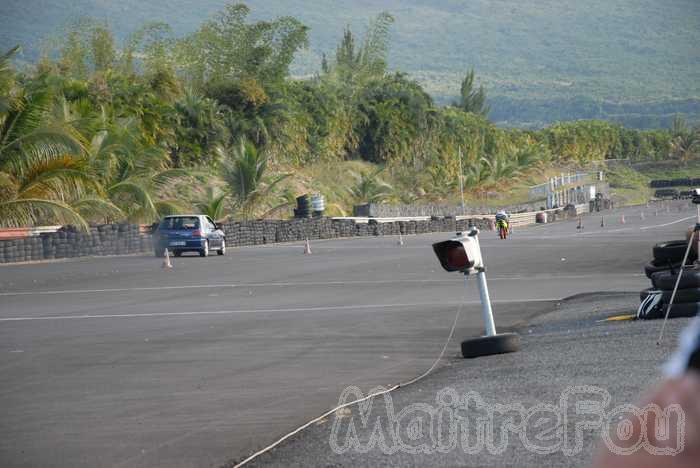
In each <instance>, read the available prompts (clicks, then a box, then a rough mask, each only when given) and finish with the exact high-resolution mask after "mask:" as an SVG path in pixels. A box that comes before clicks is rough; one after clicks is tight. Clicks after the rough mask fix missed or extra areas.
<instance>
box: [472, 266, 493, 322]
mask: <svg viewBox="0 0 700 468" xmlns="http://www.w3.org/2000/svg"><path fill="white" fill-rule="evenodd" d="M476 279H477V281H478V282H479V295H480V296H481V311H482V314H483V316H484V325H485V326H486V336H495V335H496V324H495V323H494V321H493V310H492V309H491V299H490V298H489V286H488V284H487V283H486V273H485V272H483V271H480V272H479V273H477V275H476Z"/></svg>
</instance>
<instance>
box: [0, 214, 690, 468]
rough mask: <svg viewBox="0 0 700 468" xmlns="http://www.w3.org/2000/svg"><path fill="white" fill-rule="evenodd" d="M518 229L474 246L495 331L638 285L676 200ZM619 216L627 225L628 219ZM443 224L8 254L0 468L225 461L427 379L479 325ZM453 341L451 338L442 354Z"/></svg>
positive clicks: (472, 292) (679, 221)
mask: <svg viewBox="0 0 700 468" xmlns="http://www.w3.org/2000/svg"><path fill="white" fill-rule="evenodd" d="M683 206H684V207H685V208H684V209H683V211H682V212H681V211H679V210H678V209H676V208H673V209H672V210H671V212H668V213H667V212H665V211H662V212H660V213H659V214H658V216H654V210H653V209H651V210H650V209H644V212H645V214H646V219H641V217H640V211H641V210H642V209H641V208H629V209H625V210H623V211H616V212H614V213H613V214H606V227H605V228H600V226H599V225H600V217H595V216H589V217H586V218H584V229H583V230H582V231H579V230H577V229H576V222H575V221H569V222H562V223H556V224H551V225H547V226H536V227H530V228H522V229H518V230H516V231H515V232H514V234H513V236H512V238H511V239H509V240H507V241H500V240H498V239H497V238H496V235H495V233H488V232H487V233H484V234H483V236H482V237H481V241H482V242H481V243H482V249H483V251H484V256H485V258H486V262H487V265H488V276H489V286H490V288H491V295H492V298H493V300H494V311H495V314H496V322H497V325H498V326H499V328H500V329H502V330H504V329H511V328H517V327H518V326H522V325H525V324H526V323H528V321H529V320H531V319H533V318H534V317H536V316H538V315H540V314H542V313H545V312H548V311H550V310H552V308H553V307H554V305H555V304H556V303H557V301H560V300H561V299H563V298H566V297H570V296H573V295H577V294H583V293H591V292H600V291H637V290H640V289H642V288H644V287H646V284H647V280H646V278H645V277H644V276H643V273H642V268H643V265H644V263H645V262H646V261H648V259H649V256H650V254H651V245H652V244H653V243H654V242H655V241H661V240H672V239H676V238H679V237H682V236H681V235H680V234H681V233H682V232H683V230H684V229H685V228H686V227H687V226H688V225H689V224H691V223H692V222H693V221H692V220H691V217H693V215H694V211H693V209H692V208H691V207H690V206H688V205H683ZM621 213H624V214H625V215H626V221H627V223H626V224H624V225H622V224H620V214H621ZM447 236H448V234H433V235H424V236H412V237H406V238H405V242H406V245H404V246H403V247H399V246H398V245H397V239H396V238H392V237H383V238H357V239H348V240H334V241H323V242H321V241H318V242H313V243H312V250H313V255H310V256H305V255H303V253H302V252H303V246H301V245H299V244H286V245H275V246H265V247H255V248H242V249H235V250H230V251H229V253H228V255H227V256H226V257H216V256H215V257H212V258H207V259H202V258H199V257H183V258H178V259H174V260H173V264H174V268H173V269H171V270H162V269H161V260H160V259H156V258H154V257H150V256H130V257H113V258H87V259H77V260H74V261H66V262H55V263H43V264H27V265H6V266H0V372H1V373H2V380H1V381H0V408H1V411H2V417H1V418H0V436H1V438H0V465H1V466H4V467H15V466H59V467H97V466H125V467H132V466H148V467H152V466H164V467H165V466H167V467H191V466H196V467H201V466H220V465H221V464H223V463H224V462H225V461H227V460H229V459H241V458H244V457H245V455H247V454H249V453H250V452H251V451H253V450H255V449H257V448H260V447H262V446H264V445H266V444H267V443H270V442H272V441H273V440H275V439H276V438H277V437H279V436H281V435H283V434H285V433H286V432H288V431H289V430H291V429H293V428H295V427H296V426H298V425H300V424H302V423H304V422H306V421H307V420H308V419H310V418H312V417H314V416H316V415H318V414H320V413H322V412H323V411H325V410H327V409H329V408H331V407H333V406H334V404H335V403H336V402H337V400H338V397H339V395H340V393H341V391H342V390H343V389H344V388H345V387H346V386H348V385H358V386H359V387H361V388H363V389H369V388H372V387H375V386H376V385H389V384H393V383H397V382H401V381H406V380H408V379H410V378H412V377H414V376H416V375H417V374H419V373H421V372H422V371H423V370H425V369H426V368H427V367H429V366H430V364H431V363H432V362H433V360H434V359H435V358H436V357H437V355H438V354H439V352H440V350H441V349H442V347H443V344H444V341H445V338H446V336H447V334H448V331H449V329H450V326H451V324H452V321H453V319H454V315H455V313H456V311H457V309H458V307H459V304H460V303H464V307H463V312H462V315H461V319H460V321H459V324H458V328H457V331H456V336H457V337H458V338H463V337H468V336H476V335H479V334H480V333H481V331H482V326H483V325H482V319H481V315H480V307H479V305H478V294H477V292H476V288H475V285H474V284H469V285H468V288H466V289H465V286H464V280H463V278H461V277H460V276H459V275H454V274H452V275H451V274H448V273H445V272H443V271H441V269H440V267H439V265H438V263H437V261H436V260H435V258H434V256H433V253H432V249H431V247H430V245H431V243H433V242H435V241H438V240H443V239H445V238H446V237H447ZM458 353H459V342H458V340H457V341H455V342H453V343H452V345H451V346H450V348H449V349H448V354H449V355H451V356H455V355H457V354H458Z"/></svg>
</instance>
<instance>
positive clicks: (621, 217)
mask: <svg viewBox="0 0 700 468" xmlns="http://www.w3.org/2000/svg"><path fill="white" fill-rule="evenodd" d="M625 223H627V221H625V215H621V216H620V224H625Z"/></svg>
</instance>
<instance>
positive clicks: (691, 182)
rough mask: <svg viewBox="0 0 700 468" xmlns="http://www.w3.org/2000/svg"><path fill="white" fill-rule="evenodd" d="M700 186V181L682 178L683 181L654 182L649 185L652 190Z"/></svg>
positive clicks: (665, 180)
mask: <svg viewBox="0 0 700 468" xmlns="http://www.w3.org/2000/svg"><path fill="white" fill-rule="evenodd" d="M696 185H700V179H697V178H694V179H691V178H681V179H664V180H652V181H651V182H650V183H649V187H651V188H667V187H692V186H696Z"/></svg>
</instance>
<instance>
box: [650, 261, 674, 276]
mask: <svg viewBox="0 0 700 468" xmlns="http://www.w3.org/2000/svg"><path fill="white" fill-rule="evenodd" d="M680 267H681V262H676V263H671V264H669V263H668V262H657V261H656V260H652V261H651V262H649V263H647V264H646V265H644V273H645V274H646V275H647V278H649V279H652V276H653V275H654V274H656V273H660V272H664V271H669V270H671V269H673V270H674V271H678V269H679V268H680Z"/></svg>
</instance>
